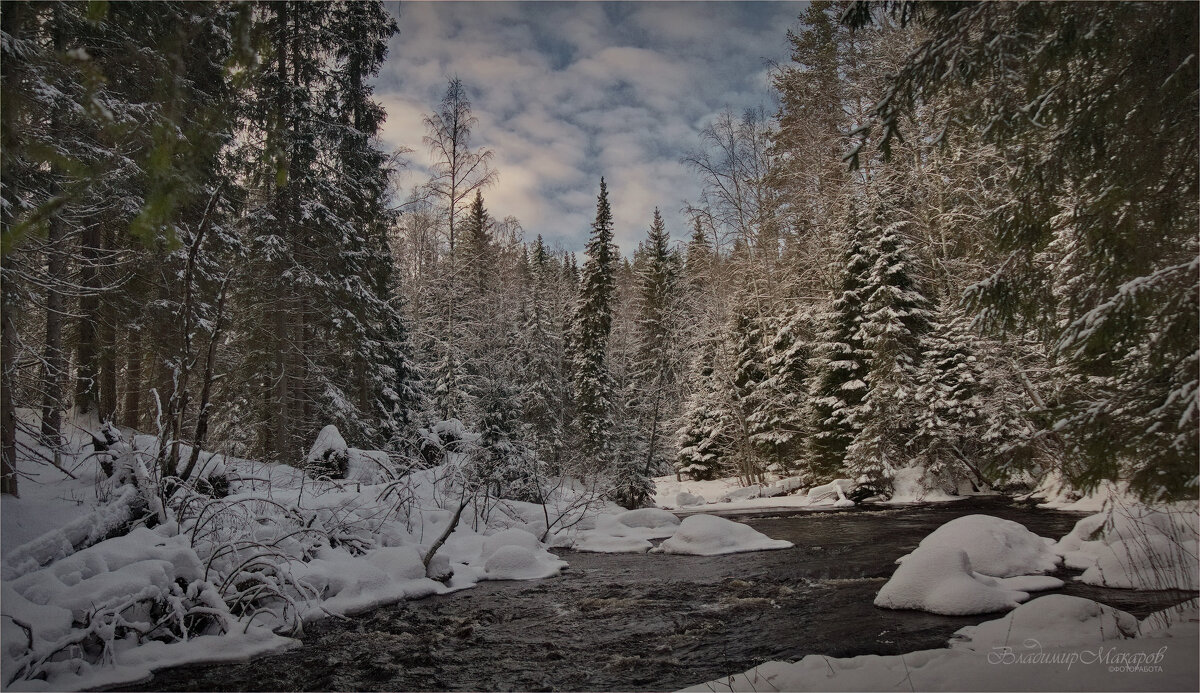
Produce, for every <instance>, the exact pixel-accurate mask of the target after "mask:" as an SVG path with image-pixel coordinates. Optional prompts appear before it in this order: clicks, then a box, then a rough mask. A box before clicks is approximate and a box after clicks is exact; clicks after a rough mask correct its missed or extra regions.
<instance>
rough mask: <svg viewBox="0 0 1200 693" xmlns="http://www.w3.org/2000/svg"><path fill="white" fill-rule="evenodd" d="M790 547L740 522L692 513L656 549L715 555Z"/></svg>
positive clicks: (784, 542)
mask: <svg viewBox="0 0 1200 693" xmlns="http://www.w3.org/2000/svg"><path fill="white" fill-rule="evenodd" d="M792 546H794V545H793V544H792V542H790V541H784V540H782V539H772V538H770V537H768V536H767V535H765V534H763V533H761V532H759V531H758V530H756V529H754V528H753V527H750V526H748V525H744V524H742V523H740V522H734V521H732V520H726V519H725V518H723V517H717V516H715V515H692V516H691V517H689V518H687V519H685V520H684V521H683V522H682V523H681V524H680V525H679V528H678V530H676V532H675V534H674V536H672V537H671V538H670V539H667V540H666V541H664V542H663V543H662V544H660V545H659V547H658V549H657V550H658V551H661V552H663V553H680V554H692V555H696V556H715V555H718V554H725V553H739V552H742V551H764V550H769V549H789V548H791V547H792Z"/></svg>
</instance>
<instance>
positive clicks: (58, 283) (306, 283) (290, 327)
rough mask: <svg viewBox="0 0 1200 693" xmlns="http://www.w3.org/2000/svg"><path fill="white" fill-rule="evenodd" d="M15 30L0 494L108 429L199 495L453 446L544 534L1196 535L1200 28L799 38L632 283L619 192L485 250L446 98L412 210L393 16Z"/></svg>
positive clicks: (1178, 18) (1188, 11) (969, 9)
mask: <svg viewBox="0 0 1200 693" xmlns="http://www.w3.org/2000/svg"><path fill="white" fill-rule="evenodd" d="M0 10H2V11H0V19H2V25H3V26H2V30H3V56H2V57H3V62H2V69H3V94H2V97H3V103H4V108H3V123H2V127H3V152H2V166H3V169H2V172H0V183H2V197H3V207H2V213H3V217H2V224H3V226H2V228H3V236H2V239H3V248H2V250H3V260H2V263H3V264H2V268H0V278H2V280H3V285H2V291H3V295H2V300H3V317H2V325H0V328H2V329H0V338H2V339H0V341H2V348H3V373H2V375H3V382H2V383H0V409H2V411H0V420H2V421H0V423H2V424H3V464H4V468H3V492H4V493H9V494H17V493H19V484H20V481H21V479H22V473H23V471H22V469H23V466H24V465H28V464H51V465H56V464H58V462H59V461H58V456H57V454H56V453H55V450H57V449H58V448H59V447H61V446H62V445H63V440H64V436H65V435H66V433H67V431H66V429H67V427H69V426H71V425H74V424H73V423H72V422H86V421H94V422H97V423H98V422H101V421H113V422H115V423H117V424H119V425H122V426H126V427H129V428H133V429H137V430H139V431H144V432H150V433H157V434H158V436H159V439H160V441H161V447H160V451H159V454H158V464H159V471H160V472H161V474H162V475H163V476H164V477H174V478H177V479H179V480H181V481H184V482H186V481H188V479H189V478H190V477H192V476H193V475H195V474H196V473H197V470H196V469H195V464H196V460H197V456H198V451H199V450H200V449H201V448H202V447H203V448H205V449H213V450H219V451H222V452H226V453H229V454H231V455H234V456H238V457H245V458H250V459H263V460H271V461H277V462H282V463H287V464H294V465H301V464H313V463H312V462H306V461H305V453H306V452H307V451H308V449H309V446H311V445H312V443H313V441H314V440H315V439H316V438H317V435H318V432H319V431H321V429H322V428H323V427H325V426H326V425H329V424H333V425H335V426H337V428H338V430H339V431H340V432H341V433H342V435H343V436H344V437H345V439H346V441H347V442H348V443H349V444H351V445H353V446H355V447H358V448H362V449H373V450H384V451H387V452H388V453H389V454H390V455H392V456H393V457H394V458H395V459H396V460H400V461H403V462H404V464H405V465H406V466H408V467H412V466H422V465H429V464H433V463H435V462H436V461H437V459H438V457H437V454H436V452H434V451H431V441H435V440H436V442H437V444H438V445H441V446H446V445H451V444H454V443H455V442H460V443H461V444H462V445H464V446H465V445H467V444H468V443H469V446H470V450H471V454H472V455H473V459H474V471H473V473H474V474H476V475H477V476H478V480H479V481H480V482H481V484H482V486H483V487H485V488H487V489H488V493H492V494H494V496H495V497H507V498H518V499H527V500H537V499H538V498H539V497H541V496H542V495H543V493H544V489H543V485H544V483H545V480H547V479H551V478H556V477H562V476H564V475H566V476H586V475H596V476H597V477H600V478H603V479H605V484H606V486H605V488H606V489H607V494H608V497H609V498H611V499H612V500H615V501H616V502H618V503H621V504H622V505H625V506H627V507H637V506H641V505H644V504H647V503H648V502H649V501H650V499H651V498H652V496H653V482H652V480H651V479H652V477H654V476H659V475H662V474H671V473H673V474H676V475H678V476H679V477H680V478H685V477H686V478H691V479H712V478H718V477H726V476H737V477H739V478H741V479H742V480H743V482H744V483H746V484H751V483H755V482H761V481H763V480H764V479H765V478H766V476H767V475H768V474H770V475H777V476H795V477H801V478H802V480H803V481H804V482H805V483H806V484H807V485H816V484H821V483H825V482H828V481H831V480H833V479H837V478H842V477H847V478H852V479H855V480H857V481H858V483H859V484H860V485H861V489H862V491H861V493H863V494H865V495H880V494H882V495H887V494H889V493H891V492H892V487H893V485H894V482H895V480H896V479H897V477H898V475H899V474H900V473H901V471H902V470H916V473H917V474H918V475H919V477H920V483H921V485H922V486H923V487H924V488H927V489H935V488H943V489H946V490H948V491H958V490H962V489H966V488H970V487H973V488H976V489H983V488H996V487H1003V486H1005V485H1014V486H1016V485H1022V484H1024V485H1026V486H1029V485H1031V484H1033V483H1036V482H1037V481H1040V480H1043V479H1045V478H1046V477H1048V476H1053V475H1058V476H1061V478H1062V479H1063V480H1064V481H1065V482H1067V483H1069V484H1070V485H1072V486H1074V487H1075V488H1078V489H1080V490H1089V489H1092V488H1095V487H1096V485H1098V484H1099V483H1101V482H1102V481H1106V480H1118V481H1122V482H1128V483H1129V484H1130V485H1131V487H1132V488H1133V490H1135V491H1136V492H1137V493H1139V494H1140V495H1141V496H1142V497H1143V498H1146V499H1152V500H1170V499H1176V498H1194V497H1196V494H1197V470H1196V460H1197V458H1198V456H1200V444H1198V426H1197V423H1198V413H1197V406H1196V405H1197V382H1198V376H1197V373H1198V371H1200V349H1198V344H1200V338H1198V334H1197V333H1198V330H1200V327H1198V321H1200V318H1198V316H1200V305H1198V303H1200V300H1198V296H1200V248H1198V243H1197V237H1196V229H1197V228H1198V222H1200V215H1198V209H1197V200H1198V195H1197V193H1198V190H1197V182H1198V180H1200V175H1198V171H1197V161H1198V160H1200V151H1198V147H1197V140H1198V136H1197V128H1196V126H1197V123H1200V106H1198V97H1197V86H1196V85H1197V84H1198V83H1200V73H1198V72H1197V52H1198V38H1197V20H1198V17H1197V5H1196V4H1195V3H1110V4H1104V5H1090V4H1083V3H1011V4H1010V3H929V4H926V3H910V2H884V3H864V2H813V3H811V4H810V5H809V7H808V8H807V9H806V10H805V11H804V13H803V14H802V15H801V16H800V17H799V18H798V22H797V23H796V24H795V25H794V26H793V27H792V29H791V30H787V38H788V40H789V42H790V45H791V50H792V54H791V61H790V62H788V63H786V64H782V65H779V66H776V67H775V69H774V70H773V73H772V86H773V90H774V92H775V97H776V100H777V103H778V108H777V109H774V110H773V111H772V112H768V111H767V110H766V109H758V110H753V111H748V112H746V113H744V114H733V113H725V114H723V115H721V116H719V117H717V118H716V119H714V120H713V121H712V122H711V123H709V124H708V125H707V127H705V128H704V130H703V131H702V133H701V137H700V139H699V141H698V142H697V143H696V147H695V149H694V150H693V151H692V152H690V153H688V154H687V155H686V156H685V157H684V158H683V160H682V161H681V164H682V165H684V166H687V167H688V168H689V169H690V170H692V171H693V172H694V174H695V175H696V176H697V179H698V180H699V181H700V183H701V186H702V190H703V194H702V196H701V198H700V199H697V200H694V201H692V202H691V203H689V204H688V206H687V207H686V210H685V215H686V217H687V218H688V219H689V220H690V224H691V227H690V228H687V229H668V228H667V227H666V224H665V222H664V221H663V218H662V215H661V214H660V211H659V210H658V209H654V210H649V209H648V210H644V213H645V217H646V231H645V236H644V238H643V240H642V241H641V242H640V244H639V245H638V247H637V249H636V251H634V252H633V253H632V254H630V255H627V256H622V254H621V252H620V250H619V248H618V247H617V245H616V244H615V242H614V232H615V229H614V221H613V214H612V206H613V205H619V204H621V201H620V200H611V201H610V199H609V196H608V190H607V186H606V179H604V178H602V179H600V181H599V184H598V193H597V201H596V209H595V217H594V222H593V224H592V227H591V230H590V235H589V238H588V241H587V245H586V247H585V249H584V251H583V253H582V255H581V256H577V255H576V254H575V253H572V252H567V251H564V250H563V249H561V248H557V247H549V246H548V245H547V244H546V243H544V242H543V239H542V238H541V237H540V236H538V237H537V238H535V239H532V240H530V239H526V238H525V237H524V234H523V231H522V229H521V225H520V222H519V220H517V219H515V218H512V217H507V218H497V217H496V216H494V215H493V214H492V213H491V212H490V211H489V204H490V205H492V206H493V207H495V208H500V207H501V206H502V204H501V203H500V202H498V201H489V199H488V197H487V194H488V190H489V189H490V187H491V186H492V185H493V184H494V183H495V181H496V179H497V176H499V175H502V173H503V172H502V171H498V170H496V169H495V168H494V167H493V153H492V151H491V150H490V149H488V148H487V146H486V143H483V144H481V143H478V142H477V141H476V140H477V139H478V137H475V138H474V139H473V137H472V136H473V135H474V134H476V133H475V132H474V130H475V129H476V126H477V121H476V118H475V116H474V115H473V114H472V106H471V102H470V97H469V92H468V86H467V85H465V84H464V83H463V82H462V81H460V80H458V79H457V78H455V79H451V80H450V81H449V83H448V85H447V89H446V92H445V96H444V98H443V99H442V101H441V102H440V103H438V104H431V108H430V112H429V113H428V115H427V116H426V118H425V123H424V125H425V132H424V133H411V137H412V146H414V147H417V146H421V147H425V148H427V149H428V150H429V151H430V152H431V154H432V158H433V160H434V162H435V165H434V167H433V173H432V176H431V177H430V179H429V180H427V181H423V182H422V183H421V184H420V185H419V186H416V187H415V188H414V189H411V190H402V189H400V186H399V185H398V183H397V180H398V177H397V175H396V174H397V173H398V171H399V170H400V169H401V168H402V167H403V165H404V155H405V152H403V151H387V150H385V149H384V147H383V145H382V143H381V141H380V139H379V133H380V128H381V125H382V123H383V122H384V119H385V118H386V113H385V112H384V110H383V108H382V107H381V106H380V104H379V103H378V102H377V101H376V100H375V99H374V97H373V90H372V86H371V85H372V79H373V78H374V77H375V76H376V74H377V73H378V72H379V70H380V67H381V66H382V65H383V63H384V60H385V59H386V54H387V46H388V42H389V40H391V39H392V37H393V36H394V35H395V34H396V33H397V32H398V30H399V27H398V25H397V22H396V20H395V19H394V18H393V17H392V16H391V15H390V14H389V13H388V12H387V10H386V8H385V7H384V5H383V4H382V3H381V2H291V1H289V2H270V3H168V2H155V3H126V2H110V3H78V2H6V3H4V5H3V7H2V8H0ZM780 31H781V33H783V32H784V31H785V28H783V27H781V28H780ZM401 40H403V39H402V37H401ZM422 138H423V139H422ZM418 139H420V140H421V141H420V142H418V141H417V140H418ZM605 174H606V176H607V179H608V180H615V179H617V178H619V176H620V175H621V172H620V171H609V172H605ZM668 202H671V201H664V204H665V203H668ZM672 234H674V238H675V239H676V240H673V239H672ZM24 412H29V414H26V413H24ZM19 428H22V429H24V432H25V433H28V434H29V435H28V436H26V437H24V438H23V437H22V436H18V435H17V432H18V429H19ZM23 439H37V440H39V441H40V442H41V445H38V446H33V447H30V446H28V445H24V444H23V443H22V442H21V441H22V440H23ZM181 444H186V447H185V446H183V445H181ZM185 449H186V450H192V451H194V452H192V453H191V454H189V455H187V456H185V455H183V454H182V453H181V450H185ZM46 451H49V452H48V453H47V452H46ZM324 471H325V472H326V473H329V474H331V475H333V476H336V475H337V474H338V472H339V470H338V469H336V468H334V469H328V470H324ZM906 473H907V474H911V472H906Z"/></svg>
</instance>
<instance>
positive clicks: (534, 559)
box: [483, 544, 567, 580]
mask: <svg viewBox="0 0 1200 693" xmlns="http://www.w3.org/2000/svg"><path fill="white" fill-rule="evenodd" d="M566 567H567V563H566V561H560V560H558V559H557V558H555V557H554V556H553V555H552V554H551V553H550V552H548V551H544V550H539V551H533V550H530V549H529V548H526V547H524V546H518V545H516V544H505V545H504V546H501V547H499V548H497V549H496V551H495V553H493V554H492V555H491V556H490V557H489V558H488V559H487V562H486V563H484V565H483V570H484V577H485V578H486V579H488V580H540V579H542V578H548V577H551V576H553V575H556V574H558V572H559V571H560V570H562V569H563V568H566Z"/></svg>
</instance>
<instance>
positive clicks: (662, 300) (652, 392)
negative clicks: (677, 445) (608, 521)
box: [630, 208, 682, 475]
mask: <svg viewBox="0 0 1200 693" xmlns="http://www.w3.org/2000/svg"><path fill="white" fill-rule="evenodd" d="M669 240H670V238H669V236H668V235H667V230H666V225H665V224H664V222H663V219H662V215H661V214H660V213H659V211H658V209H657V208H655V210H654V217H653V220H652V221H651V224H650V230H649V233H648V235H647V237H646V240H645V242H644V243H643V244H642V253H641V254H640V258H639V259H640V261H641V262H640V263H639V264H640V266H637V267H636V275H637V276H636V278H635V280H634V281H635V283H636V287H637V293H636V297H635V299H634V300H635V301H636V306H637V325H636V354H635V356H634V363H633V370H634V373H633V380H634V389H635V390H636V393H637V394H636V395H635V399H634V401H633V405H634V407H635V408H636V411H631V412H630V414H633V415H635V416H636V417H637V420H638V426H639V428H640V429H641V437H642V438H644V439H645V441H646V444H645V448H646V449H645V460H644V462H645V464H644V465H643V466H644V468H645V470H646V473H647V474H651V475H653V474H663V473H666V472H667V471H668V470H669V469H670V468H671V465H670V462H669V461H668V459H667V450H666V447H667V446H666V444H667V442H668V436H667V435H666V427H667V423H668V422H669V421H671V420H672V419H673V418H674V417H675V416H676V414H677V412H678V408H679V392H678V384H679V380H680V376H681V373H680V372H681V370H682V368H681V363H680V349H679V347H678V344H677V338H678V336H679V332H680V330H679V325H678V323H677V321H678V319H679V317H680V316H679V309H680V304H681V300H680V298H681V297H680V291H679V282H680V279H681V277H680V270H681V268H680V266H679V265H680V263H679V260H678V258H677V256H675V255H674V254H673V253H672V252H671V251H670V249H669V247H668V243H669Z"/></svg>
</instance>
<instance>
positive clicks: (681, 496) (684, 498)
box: [675, 491, 708, 508]
mask: <svg viewBox="0 0 1200 693" xmlns="http://www.w3.org/2000/svg"><path fill="white" fill-rule="evenodd" d="M707 502H708V501H706V500H705V499H704V496H701V495H697V494H695V493H688V492H687V491H680V492H679V493H677V494H675V505H677V506H679V507H680V508H684V507H687V506H689V505H704V504H705V503H707Z"/></svg>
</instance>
